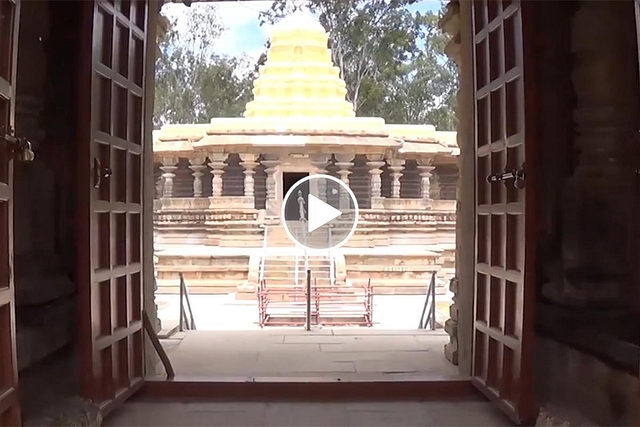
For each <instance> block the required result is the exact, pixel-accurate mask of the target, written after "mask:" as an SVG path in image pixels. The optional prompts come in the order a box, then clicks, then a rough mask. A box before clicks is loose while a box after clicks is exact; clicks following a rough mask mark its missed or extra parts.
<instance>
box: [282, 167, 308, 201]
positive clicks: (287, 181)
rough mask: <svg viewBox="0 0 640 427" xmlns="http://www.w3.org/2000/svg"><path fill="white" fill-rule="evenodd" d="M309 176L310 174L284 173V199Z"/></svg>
mask: <svg viewBox="0 0 640 427" xmlns="http://www.w3.org/2000/svg"><path fill="white" fill-rule="evenodd" d="M308 176H309V173H308V172H282V197H284V196H285V195H286V194H287V193H288V192H289V190H290V189H291V187H293V186H294V185H296V182H298V181H300V180H301V179H304V178H306V177H308Z"/></svg>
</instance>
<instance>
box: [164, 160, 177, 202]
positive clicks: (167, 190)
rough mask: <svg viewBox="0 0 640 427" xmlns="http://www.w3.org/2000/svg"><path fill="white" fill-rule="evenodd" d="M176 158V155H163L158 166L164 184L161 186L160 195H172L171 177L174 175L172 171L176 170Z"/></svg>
mask: <svg viewBox="0 0 640 427" xmlns="http://www.w3.org/2000/svg"><path fill="white" fill-rule="evenodd" d="M177 164H178V159H177V158H176V157H163V158H162V166H160V170H161V171H162V172H163V173H162V180H163V181H164V184H163V186H162V197H163V198H166V199H169V198H171V197H173V178H175V177H176V174H175V173H174V172H175V171H176V170H178V166H176V165H177Z"/></svg>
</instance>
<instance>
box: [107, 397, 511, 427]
mask: <svg viewBox="0 0 640 427" xmlns="http://www.w3.org/2000/svg"><path fill="white" fill-rule="evenodd" d="M104 425H105V426H178V425H179V426H212V427H213V426H224V427H234V426H244V427H250V426H251V427H253V426H273V427H276V426H296V427H298V426H333V427H341V426H363V427H365V426H366V427H373V426H387V427H389V426H407V427H408V426H511V425H513V424H512V423H511V422H510V421H509V420H508V419H507V418H506V417H505V416H503V415H502V413H500V412H498V410H497V409H495V408H494V407H493V406H492V405H491V404H490V403H488V402H372V403H346V402H345V403H285V402H269V403H248V402H247V403H240V402H224V403H223V402H175V401H156V402H149V401H137V402H131V403H127V404H125V406H124V407H123V408H122V409H119V410H117V411H116V412H114V413H113V414H112V415H111V416H109V417H108V418H107V419H106V420H105V423H104Z"/></svg>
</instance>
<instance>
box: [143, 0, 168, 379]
mask: <svg viewBox="0 0 640 427" xmlns="http://www.w3.org/2000/svg"><path fill="white" fill-rule="evenodd" d="M162 4H163V0H150V1H149V6H148V7H149V15H148V18H147V19H148V20H149V22H148V28H147V34H148V38H149V41H150V42H149V43H147V46H146V49H147V63H146V64H145V69H146V70H147V72H146V74H145V76H144V78H145V84H146V87H145V93H144V108H145V113H144V116H145V118H144V119H145V126H146V128H145V135H144V139H145V141H146V143H145V145H144V149H143V152H142V155H143V156H144V160H143V169H142V182H143V184H142V185H143V187H142V202H143V203H142V248H143V251H142V260H141V261H142V272H143V276H142V277H143V279H142V280H143V282H142V286H143V293H142V298H143V301H142V304H143V307H144V310H145V312H146V313H147V315H148V316H149V319H150V320H151V323H152V324H153V325H155V324H156V323H157V319H158V313H157V307H156V303H155V292H156V282H155V274H154V273H155V266H154V261H153V257H154V247H153V201H154V199H155V195H156V184H155V181H154V178H153V173H154V163H153V162H154V161H153V111H154V102H155V76H156V73H155V65H156V58H157V53H158V38H157V36H158V19H159V15H160V9H161V7H162ZM158 362H159V358H158V356H157V354H156V352H155V350H154V349H153V345H152V344H151V342H150V341H149V340H148V339H145V363H144V374H145V377H151V376H154V375H155V374H156V373H157V372H156V371H157V366H158Z"/></svg>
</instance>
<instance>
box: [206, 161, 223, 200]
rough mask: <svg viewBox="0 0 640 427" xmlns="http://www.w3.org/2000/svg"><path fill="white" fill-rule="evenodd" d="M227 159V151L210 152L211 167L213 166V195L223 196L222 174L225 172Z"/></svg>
mask: <svg viewBox="0 0 640 427" xmlns="http://www.w3.org/2000/svg"><path fill="white" fill-rule="evenodd" d="M226 159H227V155H226V154H225V153H209V167H211V174H212V175H213V178H212V179H211V197H221V196H222V175H223V174H224V167H225V166H226V165H225V163H224V161H225V160H226Z"/></svg>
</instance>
